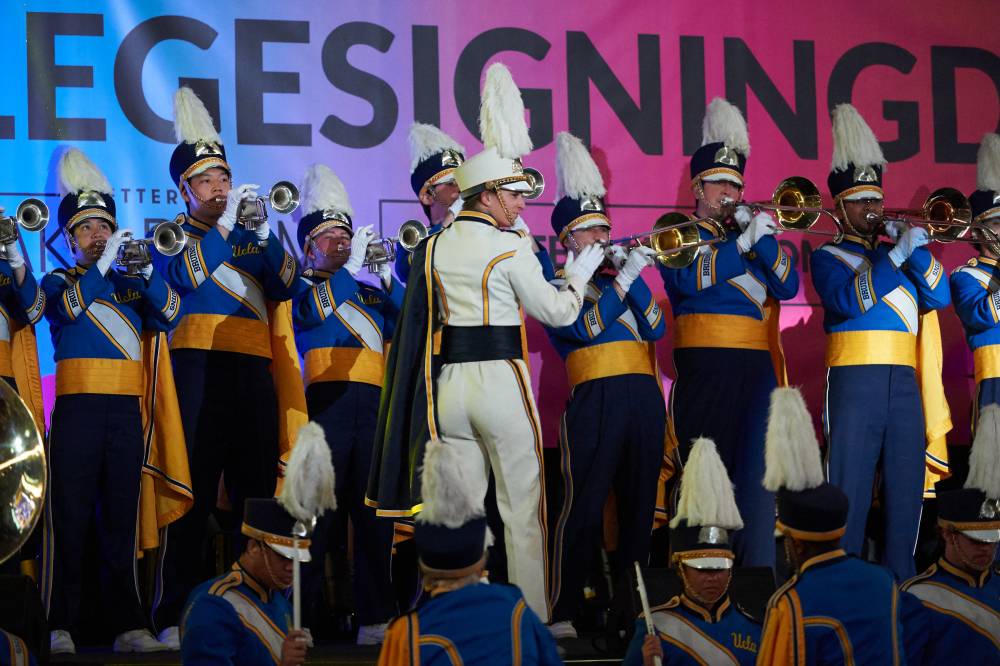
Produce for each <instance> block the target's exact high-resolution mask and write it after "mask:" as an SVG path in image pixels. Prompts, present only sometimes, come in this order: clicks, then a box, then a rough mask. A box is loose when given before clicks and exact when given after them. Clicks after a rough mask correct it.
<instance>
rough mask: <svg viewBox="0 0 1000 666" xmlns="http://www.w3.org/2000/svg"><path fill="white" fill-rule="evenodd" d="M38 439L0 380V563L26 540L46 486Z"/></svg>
mask: <svg viewBox="0 0 1000 666" xmlns="http://www.w3.org/2000/svg"><path fill="white" fill-rule="evenodd" d="M46 467H47V465H46V461H45V448H44V446H43V445H42V436H41V433H40V431H39V429H38V426H37V424H36V423H35V420H34V417H33V416H32V414H31V411H30V410H29V409H28V406H27V405H25V404H24V401H23V400H21V397H20V396H19V395H18V394H17V392H16V391H15V390H14V389H13V388H11V387H10V385H9V384H7V382H4V381H0V506H2V507H3V510H2V511H0V562H3V561H5V560H7V559H8V558H9V557H11V556H12V555H14V554H15V553H17V551H18V550H20V548H21V546H23V545H24V543H25V542H26V541H27V540H28V536H29V535H30V534H31V531H32V530H33V529H34V527H35V524H36V523H37V522H38V519H39V517H40V516H41V515H42V506H43V504H44V502H45V491H46V485H47V483H48V479H47V474H46Z"/></svg>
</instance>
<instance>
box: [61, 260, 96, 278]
mask: <svg viewBox="0 0 1000 666" xmlns="http://www.w3.org/2000/svg"><path fill="white" fill-rule="evenodd" d="M95 263H96V262H95ZM93 266H94V264H91V265H90V266H81V265H80V264H75V265H73V266H72V267H71V268H70V269H69V271H67V272H68V273H71V274H72V275H83V274H84V273H86V272H87V271H88V270H90V269H91V267H93Z"/></svg>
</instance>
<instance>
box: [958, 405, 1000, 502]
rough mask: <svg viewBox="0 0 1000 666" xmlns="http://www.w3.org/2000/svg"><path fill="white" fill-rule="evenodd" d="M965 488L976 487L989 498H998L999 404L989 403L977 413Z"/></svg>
mask: <svg viewBox="0 0 1000 666" xmlns="http://www.w3.org/2000/svg"><path fill="white" fill-rule="evenodd" d="M965 487H966V488H976V489H978V490H982V491H983V492H984V493H986V496H987V497H989V498H991V499H997V498H1000V406H998V405H989V406H988V407H984V408H983V411H981V412H980V413H979V423H977V424H976V440H975V441H974V442H973V443H972V452H971V453H970V454H969V476H968V478H967V479H966V480H965Z"/></svg>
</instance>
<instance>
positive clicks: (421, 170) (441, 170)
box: [409, 123, 465, 197]
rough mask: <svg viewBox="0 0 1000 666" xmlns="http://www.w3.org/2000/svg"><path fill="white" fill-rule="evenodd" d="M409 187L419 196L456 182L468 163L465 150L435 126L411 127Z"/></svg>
mask: <svg viewBox="0 0 1000 666" xmlns="http://www.w3.org/2000/svg"><path fill="white" fill-rule="evenodd" d="M409 141H410V185H411V186H412V187H413V193H414V194H416V195H417V196H418V197H419V196H420V195H421V194H422V193H423V192H424V190H425V189H427V188H428V187H432V186H434V185H438V184H440V183H450V182H453V181H454V180H455V169H456V168H457V167H458V166H459V165H460V164H462V162H464V161H465V148H463V147H462V145H461V144H460V143H458V142H457V141H455V140H454V139H453V138H451V137H450V136H448V135H447V134H445V133H444V132H442V131H441V130H440V129H438V128H437V127H435V126H434V125H428V124H427V123H413V124H412V125H411V126H410V135H409Z"/></svg>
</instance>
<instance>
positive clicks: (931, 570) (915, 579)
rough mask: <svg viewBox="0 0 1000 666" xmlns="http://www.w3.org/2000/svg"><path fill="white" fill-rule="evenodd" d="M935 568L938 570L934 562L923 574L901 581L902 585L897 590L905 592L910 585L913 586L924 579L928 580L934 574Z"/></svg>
mask: <svg viewBox="0 0 1000 666" xmlns="http://www.w3.org/2000/svg"><path fill="white" fill-rule="evenodd" d="M937 568H938V566H937V562H935V563H934V564H932V565H930V566H929V567H927V570H926V571H924V572H923V573H918V574H917V575H916V576H914V577H913V578H910V579H907V580H905V581H903V583H902V584H901V585H900V586H899V589H900V590H902V591H903V592H906V591H907V590H908V589H910V587H911V586H912V585H915V584H916V583H919V582H920V581H922V580H924V579H926V578H930V577H931V576H933V575H934V574H936V573H937Z"/></svg>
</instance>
